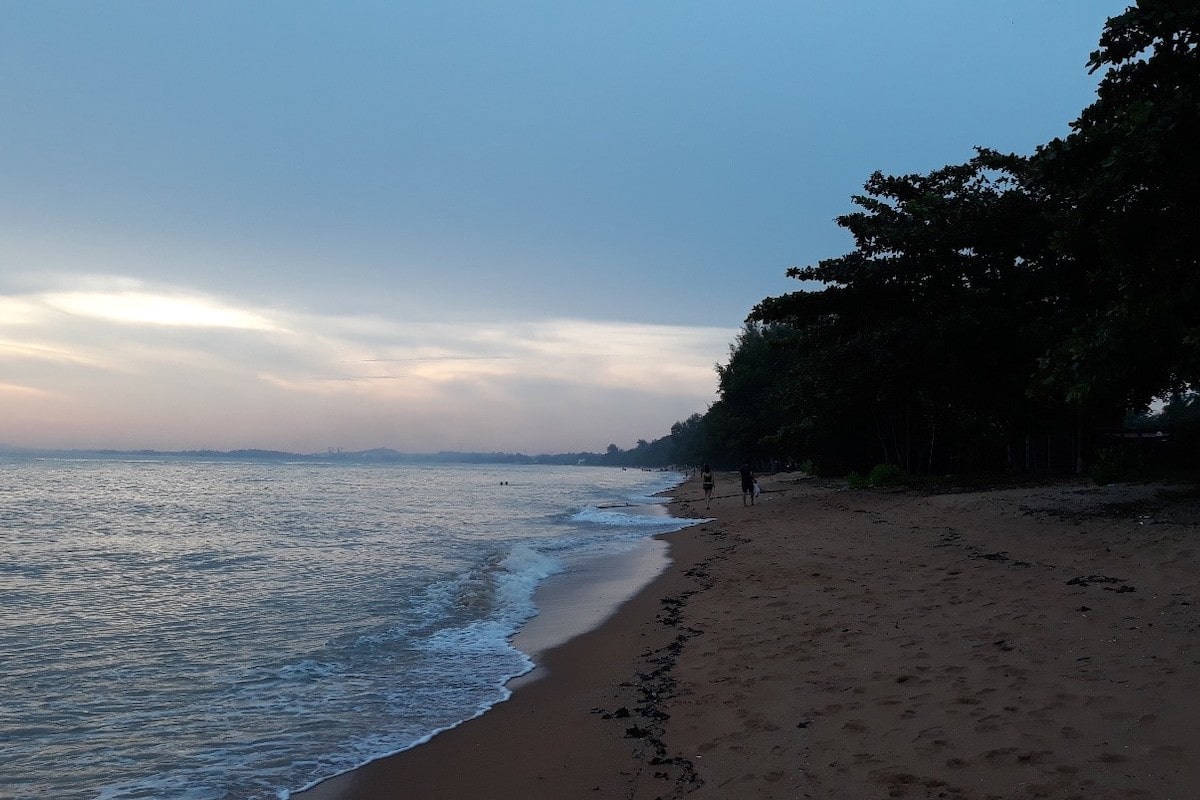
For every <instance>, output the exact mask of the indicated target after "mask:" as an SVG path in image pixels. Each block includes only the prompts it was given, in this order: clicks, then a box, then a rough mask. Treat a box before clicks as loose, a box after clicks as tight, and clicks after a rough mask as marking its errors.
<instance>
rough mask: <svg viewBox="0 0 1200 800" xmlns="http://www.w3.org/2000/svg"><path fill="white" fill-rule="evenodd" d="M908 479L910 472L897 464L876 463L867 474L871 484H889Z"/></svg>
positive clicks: (868, 481)
mask: <svg viewBox="0 0 1200 800" xmlns="http://www.w3.org/2000/svg"><path fill="white" fill-rule="evenodd" d="M907 479H908V473H907V472H905V471H904V470H902V469H900V467H898V466H896V465H895V464H876V465H875V466H874V467H872V468H871V474H870V475H868V476H867V483H869V484H870V485H871V486H888V485H891V484H893V483H903V482H904V481H905V480H907Z"/></svg>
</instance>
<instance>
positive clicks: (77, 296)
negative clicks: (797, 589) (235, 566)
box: [0, 276, 735, 452]
mask: <svg viewBox="0 0 1200 800" xmlns="http://www.w3.org/2000/svg"><path fill="white" fill-rule="evenodd" d="M60 278H61V276H60V277H59V278H55V279H54V281H55V282H57V283H60V284H61V280H60ZM78 283H79V285H81V286H86V288H84V289H80V290H78V291H64V290H62V289H61V287H60V286H55V285H53V283H51V281H50V280H47V290H45V291H37V290H32V291H28V290H27V291H24V292H23V293H20V294H15V293H14V294H9V295H0V311H3V312H4V313H3V314H2V315H0V370H2V373H3V374H4V376H5V379H4V381H3V382H0V396H2V397H4V399H5V405H6V406H7V408H8V413H7V414H6V415H5V418H4V419H3V421H0V443H3V444H6V445H10V446H24V447H122V448H124V447H153V448H161V449H176V448H200V447H213V448H233V447H272V448H280V449H287V450H294V451H300V452H310V451H316V450H323V449H325V448H326V447H346V448H364V447H377V446H390V447H395V448H397V449H403V450H410V451H413V450H420V451H425V450H438V449H471V450H493V449H494V450H522V451H537V452H549V451H568V450H576V449H602V448H603V447H604V445H605V444H606V443H607V442H609V441H611V440H613V439H618V440H620V439H621V437H622V436H623V435H624V436H626V437H628V438H630V439H631V440H632V439H634V438H653V437H655V436H659V435H662V434H663V433H665V432H666V431H667V430H668V428H669V426H670V425H671V423H672V422H674V421H675V420H677V419H682V418H683V417H686V416H687V415H688V414H690V413H692V412H695V411H703V410H704V409H705V408H706V407H707V405H708V403H709V402H711V401H712V399H713V397H714V392H715V383H716V378H715V374H714V371H713V364H714V363H715V362H716V361H717V360H718V359H720V358H721V357H722V356H723V355H724V353H725V352H726V349H727V346H728V343H729V341H730V340H731V339H732V337H733V335H734V333H735V332H734V331H732V330H729V329H724V328H690V327H682V326H665V325H639V324H625V323H611V322H597V321H582V320H569V319H549V320H531V321H524V322H519V323H503V322H494V321H481V322H477V323H471V324H448V323H440V322H437V323H426V322H419V321H405V320H388V319H382V318H378V317H368V316H361V317H355V316H344V315H342V316H339V315H322V314H319V313H312V312H301V311H294V310H285V309H274V308H261V307H254V306H252V305H250V304H247V303H242V302H239V301H237V300H235V299H230V298H225V297H218V296H215V295H209V294H205V293H202V292H198V291H194V290H189V289H185V288H181V287H171V286H149V285H145V284H141V283H138V282H137V281H131V280H130V279H126V278H115V277H114V278H104V277H103V276H101V277H99V278H98V277H95V276H91V277H88V278H85V279H80V280H79V282H78ZM614 409H616V410H618V411H619V414H616V415H614V413H613V410H614ZM618 418H619V421H618ZM631 443H632V441H629V442H625V444H631Z"/></svg>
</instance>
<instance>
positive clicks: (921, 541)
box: [303, 475, 1200, 800]
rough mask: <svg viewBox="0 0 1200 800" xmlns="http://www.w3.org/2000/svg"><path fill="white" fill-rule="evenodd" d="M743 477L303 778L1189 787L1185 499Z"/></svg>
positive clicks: (703, 788)
mask: <svg viewBox="0 0 1200 800" xmlns="http://www.w3.org/2000/svg"><path fill="white" fill-rule="evenodd" d="M736 486H737V483H736V475H720V476H718V483H717V491H716V494H717V499H716V500H715V501H714V503H713V508H712V509H711V510H710V511H708V512H705V510H704V503H703V500H702V499H698V498H699V496H700V490H699V485H698V484H695V483H689V484H687V485H685V486H684V487H682V488H681V489H680V490H679V491H678V492H677V495H676V496H677V498H679V500H677V501H676V503H675V504H674V507H675V508H676V509H677V513H679V514H680V515H681V516H703V515H705V514H706V513H707V514H708V515H710V516H713V517H715V520H714V521H713V522H710V523H707V524H704V525H700V526H697V527H695V528H692V529H689V530H687V531H683V532H680V533H678V534H673V535H671V536H670V537H668V539H669V540H670V541H671V548H672V549H671V555H672V559H673V560H674V564H673V565H672V566H671V567H670V568H669V569H668V570H667V571H666V572H665V573H663V575H662V576H660V577H659V578H658V579H657V580H656V581H655V582H654V583H652V584H651V585H650V586H649V587H648V588H647V589H646V590H645V591H643V592H641V593H640V594H639V595H637V596H636V597H635V598H634V599H632V600H631V601H629V602H628V603H626V604H625V605H623V606H622V607H621V608H620V609H619V610H618V611H617V612H616V614H615V615H614V616H613V617H611V618H610V619H609V620H608V621H607V622H606V623H604V624H603V625H602V626H600V627H599V628H598V629H596V630H594V631H591V632H589V633H587V634H585V635H583V636H580V637H578V638H575V639H572V640H571V641H569V642H567V643H566V644H565V645H563V646H561V647H557V648H555V649H552V650H550V651H549V652H547V653H546V654H545V656H544V659H543V662H544V664H545V667H546V669H545V670H544V671H543V674H544V675H545V677H542V678H541V679H540V680H537V681H535V682H533V683H530V684H528V685H525V686H522V687H521V688H519V689H518V690H517V692H516V693H515V695H514V697H513V699H511V700H510V701H508V702H506V703H503V704H501V705H499V706H497V707H496V708H494V709H493V710H492V711H489V712H488V713H486V714H484V715H483V716H481V717H479V718H477V719H475V720H471V721H470V722H467V723H465V724H463V725H461V726H460V727H458V728H456V729H454V730H452V731H449V732H446V733H444V734H441V735H439V736H437V737H435V738H434V739H433V740H432V741H431V742H429V743H428V744H426V745H422V746H421V747H418V748H415V749H413V750H410V751H408V752H405V753H401V754H399V755H397V756H394V757H392V758H388V759H383V760H381V761H378V762H375V763H373V764H371V765H368V766H367V767H365V768H363V769H361V770H357V771H355V772H353V773H350V774H348V775H346V776H343V777H341V778H339V779H335V780H334V781H330V782H327V783H325V784H322V785H321V786H320V787H318V789H317V790H316V791H314V792H310V793H306V794H305V795H303V797H304V800H351V799H354V800H358V799H359V798H364V799H366V798H405V799H406V800H407V799H408V798H553V800H573V799H574V798H597V797H600V798H629V800H650V799H651V798H680V797H688V798H694V799H695V800H702V799H703V798H817V799H818V800H825V799H835V798H856V799H857V798H887V797H907V798H971V799H972V800H974V799H975V798H1038V797H1046V798H1063V799H1065V798H1080V800H1082V799H1083V798H1088V800H1092V799H1093V798H1146V799H1147V800H1150V799H1153V800H1168V799H1169V798H1179V799H1180V800H1185V799H1189V798H1196V797H1200V737H1198V736H1197V734H1200V648H1198V646H1197V640H1196V636H1197V632H1198V631H1200V567H1198V563H1200V503H1198V502H1197V500H1196V499H1195V498H1191V499H1188V498H1184V499H1177V498H1174V499H1173V498H1165V497H1163V496H1162V494H1161V492H1160V489H1161V487H1155V486H1149V485H1118V486H1109V487H1094V486H1085V485H1073V484H1057V485H1041V486H1036V487H1020V488H1005V489H996V490H990V491H974V492H953V493H941V494H930V493H927V492H912V491H882V490H867V491H847V490H845V489H844V488H842V487H841V486H839V485H836V484H832V483H822V482H818V481H813V480H797V479H794V478H793V477H790V476H778V477H776V478H767V479H765V480H764V489H765V490H766V491H765V493H764V495H763V496H762V497H761V498H759V502H758V503H757V504H756V505H755V506H753V507H750V508H743V506H742V502H741V499H740V494H736Z"/></svg>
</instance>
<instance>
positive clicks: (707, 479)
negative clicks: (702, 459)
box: [700, 464, 714, 508]
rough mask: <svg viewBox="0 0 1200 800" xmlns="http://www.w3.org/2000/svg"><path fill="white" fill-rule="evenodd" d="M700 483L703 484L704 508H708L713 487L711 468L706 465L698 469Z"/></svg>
mask: <svg viewBox="0 0 1200 800" xmlns="http://www.w3.org/2000/svg"><path fill="white" fill-rule="evenodd" d="M700 482H701V483H703V484H704V507H705V508H708V507H709V506H710V505H711V504H712V492H713V485H714V481H713V472H712V467H710V466H709V465H708V464H705V465H704V466H703V467H701V468H700Z"/></svg>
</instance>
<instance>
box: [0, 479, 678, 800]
mask: <svg viewBox="0 0 1200 800" xmlns="http://www.w3.org/2000/svg"><path fill="white" fill-rule="evenodd" d="M682 477H683V476H682V475H679V474H677V473H670V472H645V471H640V470H622V469H618V468H604V467H585V466H578V467H559V466H536V465H527V466H525V465H523V466H513V465H462V466H459V465H441V464H439V465H428V466H423V465H410V464H404V465H400V464H356V463H346V462H339V461H334V460H295V461H279V460H260V461H256V460H244V459H236V460H235V459H228V460H221V459H201V458H186V457H166V456H164V457H157V456H156V457H150V458H140V457H139V458H132V457H95V458H65V457H53V458H48V457H25V456H0V797H3V798H5V799H6V800H8V799H10V798H11V799H14V800H15V799H18V798H55V799H56V800H74V799H75V798H78V800H135V799H139V798H154V800H167V799H177V800H241V799H242V798H266V799H269V800H276V799H277V798H288V797H290V796H291V795H292V794H293V793H295V792H296V791H298V790H302V789H304V788H307V787H310V786H312V785H314V784H315V783H317V782H319V781H320V780H322V779H325V778H328V777H331V776H334V775H337V774H340V773H342V772H345V771H347V770H349V769H352V768H354V767H356V766H359V765H362V764H364V763H366V762H367V761H370V760H373V759H375V758H379V757H381V756H384V755H387V754H390V753H395V752H398V751H401V750H404V749H407V748H410V747H413V746H416V745H418V744H420V743H422V742H424V741H427V740H428V739H429V738H430V737H431V736H432V735H434V734H436V733H437V732H439V731H442V730H445V729H447V728H450V727H453V726H455V725H457V724H459V723H460V722H462V721H464V720H466V719H469V718H471V717H474V716H477V715H479V714H481V713H484V712H486V710H487V709H488V708H490V707H492V706H493V705H495V704H496V703H500V702H502V701H504V700H505V699H507V698H508V697H509V695H510V694H511V692H510V690H509V689H508V688H507V687H506V683H507V682H508V681H510V679H512V678H514V677H516V676H520V675H523V674H525V673H527V672H529V671H530V670H531V669H533V668H534V666H535V663H534V658H533V657H532V654H530V653H525V652H522V651H521V650H519V649H518V648H517V646H516V645H515V644H514V635H515V634H517V632H518V631H519V630H520V629H521V628H522V626H523V625H524V624H525V623H527V622H528V621H529V620H530V619H531V618H533V617H534V616H535V615H537V614H538V608H537V606H536V599H535V590H536V589H537V587H538V586H539V585H540V584H542V583H543V582H544V581H546V580H547V579H551V576H556V575H558V576H562V575H564V574H568V575H569V573H570V572H571V571H572V570H578V569H582V568H584V567H585V566H586V565H587V564H589V563H594V560H595V559H601V558H604V557H611V556H613V555H614V554H617V553H621V552H623V551H627V550H630V549H632V548H636V547H639V546H643V545H644V544H645V542H646V540H647V539H648V538H649V537H652V536H654V535H655V534H658V533H664V532H668V531H672V530H677V529H680V528H682V527H685V526H687V525H689V524H693V523H695V522H698V521H699V520H688V519H680V518H674V517H672V516H670V515H669V514H668V513H667V511H666V508H667V506H666V498H664V497H662V496H659V493H660V492H665V491H669V490H670V489H671V488H672V487H674V486H676V485H678V483H679V482H680V481H681V479H682ZM556 579H557V580H561V579H562V578H561V577H559V578H556Z"/></svg>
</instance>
